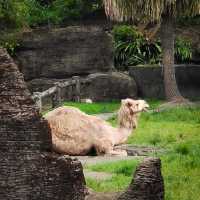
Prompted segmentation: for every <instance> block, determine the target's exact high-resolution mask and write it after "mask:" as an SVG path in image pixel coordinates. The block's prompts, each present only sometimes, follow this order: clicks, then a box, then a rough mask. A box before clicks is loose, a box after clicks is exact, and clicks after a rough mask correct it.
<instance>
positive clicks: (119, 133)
mask: <svg viewBox="0 0 200 200" xmlns="http://www.w3.org/2000/svg"><path fill="white" fill-rule="evenodd" d="M148 107H149V106H148V104H147V103H146V102H145V101H144V100H133V99H125V100H122V101H121V107H120V109H119V112H118V124H119V127H118V128H114V127H112V126H111V125H110V124H109V123H107V122H106V121H104V120H102V119H100V118H98V117H95V116H91V115H87V114H85V113H83V112H81V111H80V110H79V109H77V108H73V107H59V108H57V109H55V110H53V111H51V112H49V113H48V114H46V115H45V118H46V119H47V120H48V122H49V125H50V127H51V132H52V141H53V148H54V150H55V151H57V152H59V153H64V154H68V155H87V154H88V153H89V152H90V151H91V150H95V151H96V153H97V155H99V154H112V155H113V154H114V155H118V154H120V155H121V154H125V152H122V151H121V152H120V151H116V150H113V148H114V146H115V145H117V144H122V143H124V142H126V140H127V138H128V136H129V135H130V134H131V133H132V131H133V129H135V128H136V127H137V120H138V117H139V114H140V112H142V111H145V110H146V109H147V108H148Z"/></svg>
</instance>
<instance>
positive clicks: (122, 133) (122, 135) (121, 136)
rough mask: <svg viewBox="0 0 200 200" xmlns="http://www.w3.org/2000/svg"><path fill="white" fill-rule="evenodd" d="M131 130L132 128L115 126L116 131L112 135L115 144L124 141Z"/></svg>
mask: <svg viewBox="0 0 200 200" xmlns="http://www.w3.org/2000/svg"><path fill="white" fill-rule="evenodd" d="M132 131H133V129H127V128H122V127H119V128H117V133H116V134H115V135H113V140H114V142H115V145H117V144H123V143H125V142H126V141H127V139H128V137H129V136H130V135H131V133H132Z"/></svg>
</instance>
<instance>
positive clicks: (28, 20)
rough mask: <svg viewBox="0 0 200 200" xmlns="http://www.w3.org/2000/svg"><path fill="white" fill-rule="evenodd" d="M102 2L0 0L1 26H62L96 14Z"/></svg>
mask: <svg viewBox="0 0 200 200" xmlns="http://www.w3.org/2000/svg"><path fill="white" fill-rule="evenodd" d="M101 6H102V3H101V0H93V1H89V0H47V1H45V0H21V1H18V0H7V1H4V0H0V24H2V25H6V26H8V28H10V27H11V28H16V27H21V26H24V25H25V26H38V25H43V24H60V23H63V22H64V21H65V20H76V19H80V18H82V17H84V16H85V15H87V14H89V13H92V12H95V11H96V10H98V9H100V8H101Z"/></svg>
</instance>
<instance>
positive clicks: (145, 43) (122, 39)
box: [112, 25, 192, 70]
mask: <svg viewBox="0 0 200 200" xmlns="http://www.w3.org/2000/svg"><path fill="white" fill-rule="evenodd" d="M112 34H113V38H114V48H115V51H114V61H115V66H116V67H117V68H118V69H121V70H126V69H127V67H128V66H131V65H140V64H141V65H144V64H159V63H160V62H161V53H162V49H161V42H160V41H159V40H157V41H149V40H148V39H147V38H145V37H144V35H143V34H142V33H141V32H139V31H138V30H137V29H136V28H135V27H132V26H127V25H121V26H115V27H114V29H113V31H112ZM191 58H192V47H191V43H190V42H189V41H187V40H185V39H182V38H180V37H178V38H176V41H175V59H176V62H178V63H183V62H189V61H190V60H191Z"/></svg>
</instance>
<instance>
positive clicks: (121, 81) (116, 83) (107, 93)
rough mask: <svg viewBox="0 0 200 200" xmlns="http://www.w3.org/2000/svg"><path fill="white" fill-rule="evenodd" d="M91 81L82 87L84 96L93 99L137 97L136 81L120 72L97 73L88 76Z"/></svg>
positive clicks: (110, 99) (106, 99)
mask: <svg viewBox="0 0 200 200" xmlns="http://www.w3.org/2000/svg"><path fill="white" fill-rule="evenodd" d="M88 79H89V80H90V83H87V84H85V85H83V86H82V87H81V95H82V96H83V98H84V97H85V98H90V99H92V100H93V101H112V100H121V99H125V98H128V97H129V98H136V97H137V86H136V83H135V81H134V80H133V79H132V78H131V77H129V76H128V75H126V74H123V73H120V72H110V73H95V74H91V75H89V76H88Z"/></svg>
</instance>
